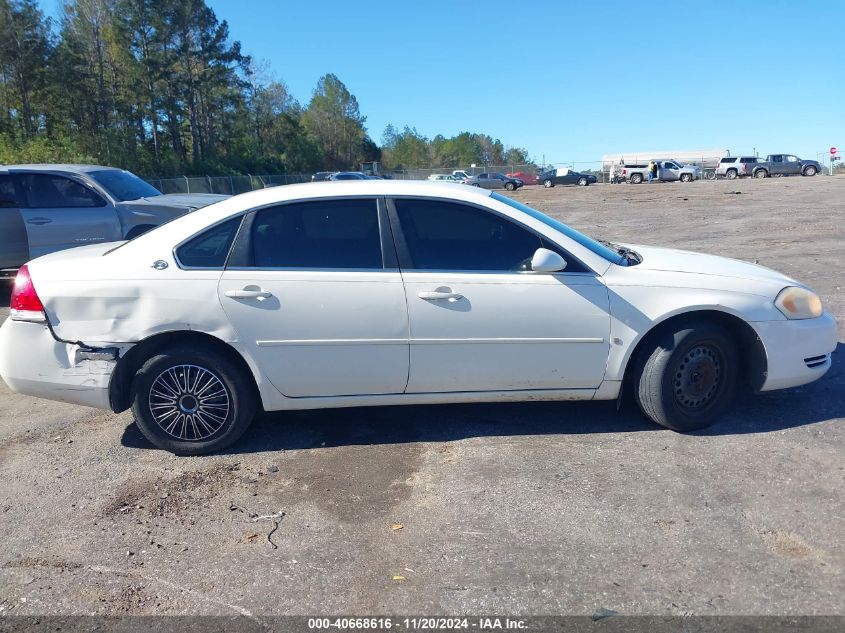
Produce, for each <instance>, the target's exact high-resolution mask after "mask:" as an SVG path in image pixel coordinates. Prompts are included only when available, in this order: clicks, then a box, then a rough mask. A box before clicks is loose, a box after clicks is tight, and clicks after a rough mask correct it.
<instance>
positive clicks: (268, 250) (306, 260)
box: [250, 199, 383, 269]
mask: <svg viewBox="0 0 845 633" xmlns="http://www.w3.org/2000/svg"><path fill="white" fill-rule="evenodd" d="M250 260H251V261H250V265H251V266H254V267H256V268H305V269H319V268H328V269H338V268H339V269H382V268H383V263H382V253H381V236H380V233H379V224H378V209H377V207H376V201H375V200H372V199H354V200H317V201H313V202H297V203H293V204H284V205H279V206H276V207H268V208H266V209H261V210H259V211H258V212H257V213H256V216H255V220H254V221H253V224H252V232H251V254H250Z"/></svg>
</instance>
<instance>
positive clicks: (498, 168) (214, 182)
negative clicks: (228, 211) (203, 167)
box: [148, 156, 716, 195]
mask: <svg viewBox="0 0 845 633" xmlns="http://www.w3.org/2000/svg"><path fill="white" fill-rule="evenodd" d="M638 158H639V157H636V156H631V157H630V159H629V157H628V156H625V162H627V163H631V162H636V161H637V160H638ZM645 160H646V162H647V160H648V159H645ZM683 162H687V163H695V164H697V165H698V166H700V167H701V168H702V178H703V179H706V180H713V179H714V178H715V168H716V165H715V164H714V163H713V161H712V160H711V159H708V158H706V157H701V159H700V160H689V159H687V160H685V161H683ZM556 167H557V168H560V167H568V168H570V169H572V170H574V171H577V172H581V173H584V174H592V175H594V176H596V178H597V179H598V182H600V183H608V182H610V179H611V170H612V168H613V163H611V162H608V161H606V160H605V161H601V160H596V161H554V162H549V163H547V164H546V165H535V164H525V165H515V164H512V165H476V166H475V167H473V168H466V169H460V168H454V167H429V168H419V169H394V170H384V169H382V170H381V171H380V172H379V175H380V176H382V177H383V178H388V179H393V180H427V179H428V178H429V177H431V176H434V175H437V174H444V175H449V174H451V173H452V172H453V171H464V172H466V173H467V174H469V175H470V176H474V175H478V174H482V173H502V174H515V176H516V177H517V178H522V179H523V180H525V182H526V184H537V182H538V181H537V180H536V174H537V172H538V171H540V170H542V169H544V168H556ZM323 173H325V172H323ZM313 176H314V174H313V173H299V174H263V175H252V174H247V175H245V176H180V177H178V178H152V179H149V180H148V182H149V183H150V184H151V185H153V186H154V187H155V188H156V189H158V190H159V191H161V192H162V193H218V194H226V195H236V194H239V193H245V192H247V191H252V190H254V189H264V188H266V187H277V186H280V185H291V184H295V183H301V182H311V180H312V178H313Z"/></svg>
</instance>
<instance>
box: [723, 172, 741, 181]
mask: <svg viewBox="0 0 845 633" xmlns="http://www.w3.org/2000/svg"><path fill="white" fill-rule="evenodd" d="M738 175H739V172H737V170H736V169H729V170H728V171H727V172H726V173H725V178H727V179H728V180H734V179H735V178H736V177H737V176H738Z"/></svg>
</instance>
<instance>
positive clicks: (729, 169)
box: [716, 156, 760, 180]
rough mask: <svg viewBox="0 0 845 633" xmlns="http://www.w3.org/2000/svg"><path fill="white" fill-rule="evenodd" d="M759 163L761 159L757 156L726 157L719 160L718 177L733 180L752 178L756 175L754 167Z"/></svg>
mask: <svg viewBox="0 0 845 633" xmlns="http://www.w3.org/2000/svg"><path fill="white" fill-rule="evenodd" d="M759 162H760V159H759V158H757V157H756V156H725V157H724V158H721V159H719V166H718V167H716V177H717V178H719V177H722V178H727V179H728V180H733V179H734V178H739V177H740V176H751V175H752V174H753V173H754V165H755V164H757V163H759Z"/></svg>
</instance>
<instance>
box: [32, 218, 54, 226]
mask: <svg viewBox="0 0 845 633" xmlns="http://www.w3.org/2000/svg"><path fill="white" fill-rule="evenodd" d="M50 222H52V220H51V219H50V218H32V219H31V220H27V221H26V223H27V224H37V225H39V226H41V225H42V224H50Z"/></svg>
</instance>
